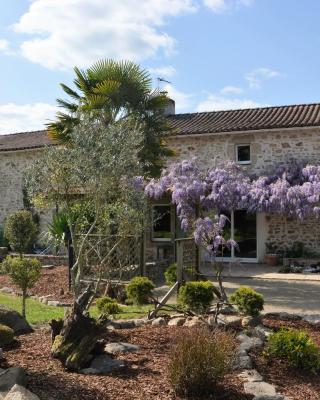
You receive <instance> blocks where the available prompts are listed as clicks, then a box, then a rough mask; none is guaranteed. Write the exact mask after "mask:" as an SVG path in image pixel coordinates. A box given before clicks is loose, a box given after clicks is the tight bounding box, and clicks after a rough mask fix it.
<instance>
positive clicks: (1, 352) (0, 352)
mask: <svg viewBox="0 0 320 400" xmlns="http://www.w3.org/2000/svg"><path fill="white" fill-rule="evenodd" d="M3 359H4V355H3V350H2V349H1V347H0V360H3Z"/></svg>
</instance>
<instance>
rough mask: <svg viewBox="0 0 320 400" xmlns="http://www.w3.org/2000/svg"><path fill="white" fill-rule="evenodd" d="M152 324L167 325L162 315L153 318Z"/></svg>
mask: <svg viewBox="0 0 320 400" xmlns="http://www.w3.org/2000/svg"><path fill="white" fill-rule="evenodd" d="M151 325H153V326H160V325H167V321H166V320H165V319H164V318H163V317H158V318H156V319H154V320H153V321H152V323H151Z"/></svg>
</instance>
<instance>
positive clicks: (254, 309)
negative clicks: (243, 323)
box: [230, 286, 264, 316]
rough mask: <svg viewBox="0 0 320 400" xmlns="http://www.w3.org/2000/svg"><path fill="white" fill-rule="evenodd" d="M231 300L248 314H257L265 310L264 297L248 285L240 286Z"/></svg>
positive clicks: (241, 310)
mask: <svg viewBox="0 0 320 400" xmlns="http://www.w3.org/2000/svg"><path fill="white" fill-rule="evenodd" d="M230 301H231V302H232V303H234V304H235V305H236V306H237V307H238V310H239V311H240V312H242V313H245V314H247V315H252V316H257V315H259V314H260V311H262V310H263V305H264V298H263V296H262V294H260V293H258V292H256V291H255V290H253V289H251V288H250V287H248V286H240V287H239V289H237V290H236V291H235V292H234V293H233V294H232V295H231V296H230Z"/></svg>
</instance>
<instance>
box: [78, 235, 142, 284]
mask: <svg viewBox="0 0 320 400" xmlns="http://www.w3.org/2000/svg"><path fill="white" fill-rule="evenodd" d="M142 246H143V241H142V240H141V238H139V237H135V236H125V237H122V236H117V235H112V236H105V235H99V234H91V235H88V236H87V238H86V240H85V245H84V247H83V250H82V256H81V259H80V262H81V264H82V266H83V270H84V279H102V280H129V279H131V278H132V277H133V276H135V275H139V274H141V273H142V272H143V263H144V257H143V254H144V252H143V248H142Z"/></svg>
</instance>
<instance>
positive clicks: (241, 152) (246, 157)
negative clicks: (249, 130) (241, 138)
mask: <svg viewBox="0 0 320 400" xmlns="http://www.w3.org/2000/svg"><path fill="white" fill-rule="evenodd" d="M236 161H237V163H238V164H250V163H251V154H250V144H238V145H237V146H236Z"/></svg>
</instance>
